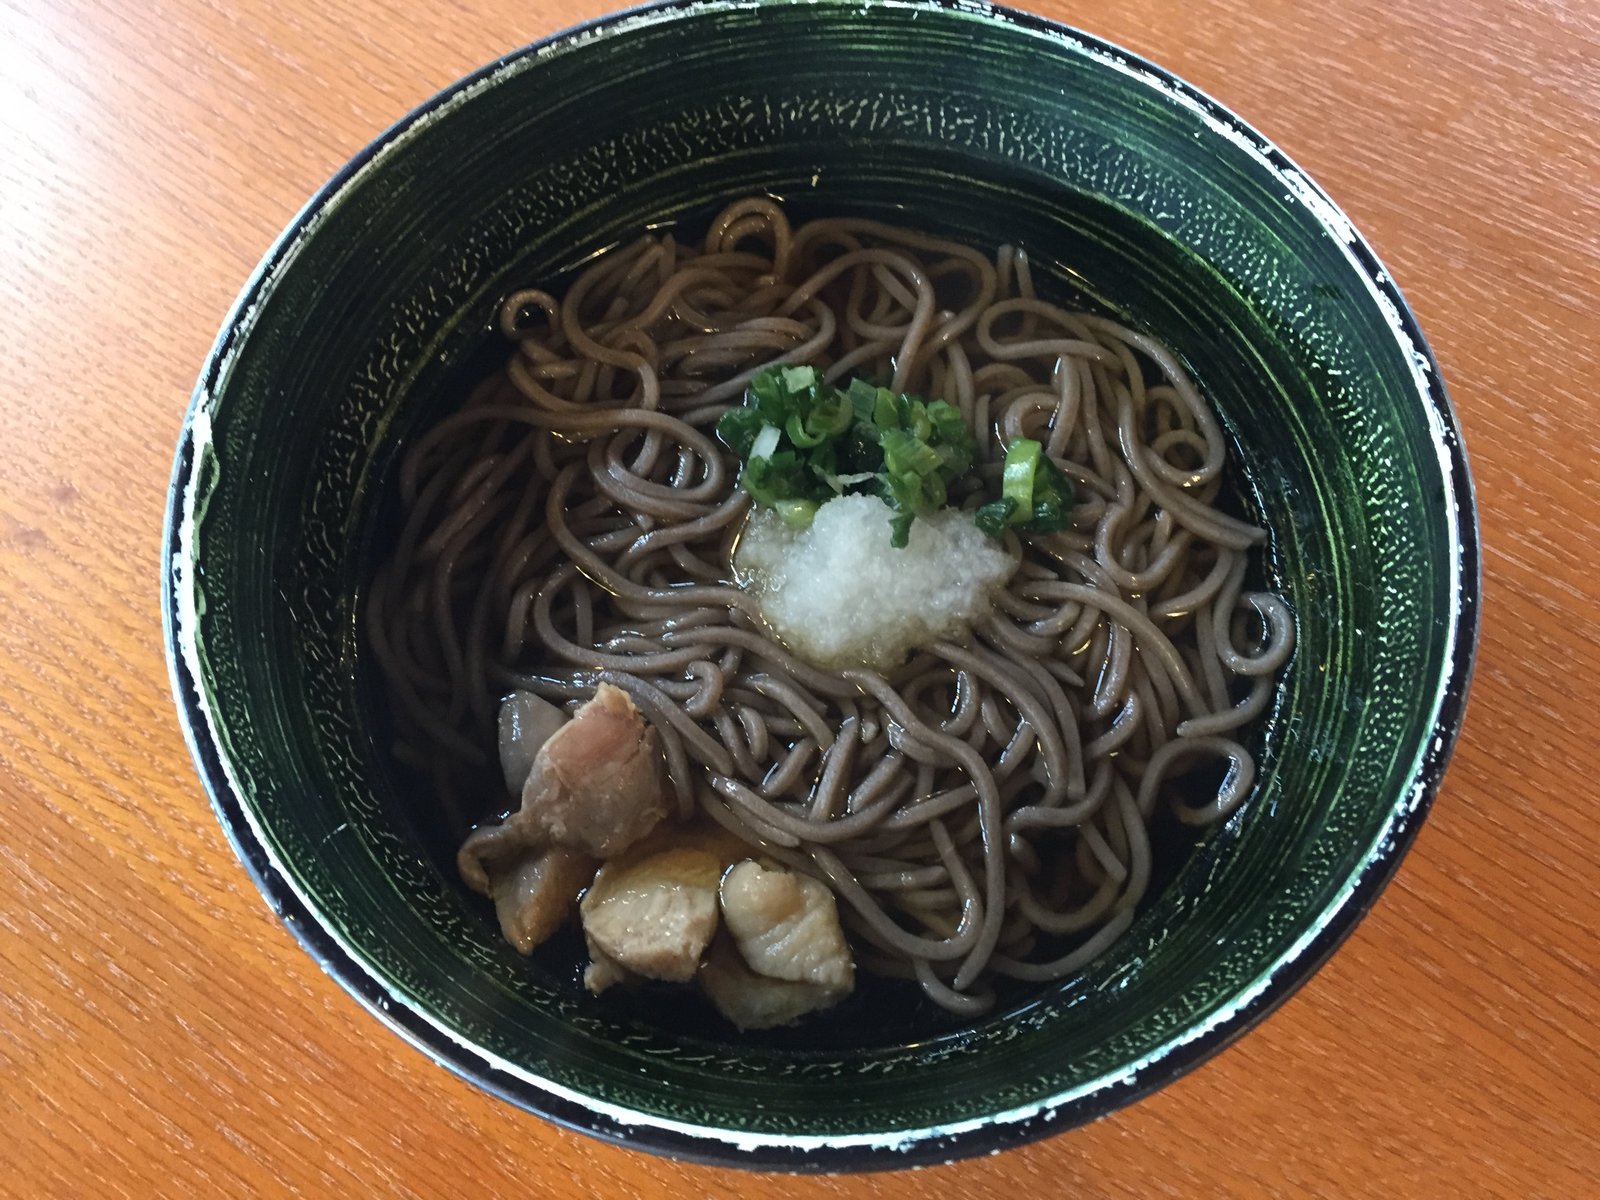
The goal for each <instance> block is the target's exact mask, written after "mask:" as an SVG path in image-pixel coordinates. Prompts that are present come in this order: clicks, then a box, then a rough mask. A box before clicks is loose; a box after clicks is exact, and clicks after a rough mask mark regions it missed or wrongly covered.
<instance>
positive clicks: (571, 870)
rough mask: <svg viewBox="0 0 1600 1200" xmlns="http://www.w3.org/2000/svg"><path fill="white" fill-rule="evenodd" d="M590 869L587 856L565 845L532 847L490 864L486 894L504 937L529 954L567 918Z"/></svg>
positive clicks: (590, 859)
mask: <svg viewBox="0 0 1600 1200" xmlns="http://www.w3.org/2000/svg"><path fill="white" fill-rule="evenodd" d="M594 868H595V861H594V859H592V858H590V857H589V856H588V855H587V854H582V853H580V852H578V851H576V850H568V849H566V848H565V847H563V846H551V847H549V848H548V849H545V850H538V851H530V852H528V853H525V854H523V855H522V856H520V857H519V858H515V859H510V860H507V861H506V862H505V863H504V864H503V866H499V867H496V868H491V873H490V876H489V896H490V898H491V899H492V900H493V901H494V912H495V916H497V917H499V918H500V932H501V933H503V934H504V935H505V939H506V941H508V942H510V943H511V944H512V945H513V946H515V947H516V948H517V949H518V950H520V951H521V952H522V953H523V954H528V953H531V952H532V950H533V948H534V947H535V946H537V945H538V944H539V943H540V942H543V941H544V940H545V939H546V938H548V937H549V936H550V935H551V934H552V933H554V932H555V931H556V930H557V929H558V928H560V926H561V922H563V921H565V920H566V919H567V914H568V913H570V912H571V911H572V909H573V906H574V905H575V904H577V902H578V893H579V892H581V891H583V889H584V887H585V886H586V885H587V884H588V882H589V880H591V879H593V878H594Z"/></svg>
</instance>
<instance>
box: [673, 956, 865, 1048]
mask: <svg viewBox="0 0 1600 1200" xmlns="http://www.w3.org/2000/svg"><path fill="white" fill-rule="evenodd" d="M700 986H701V987H702V988H704V989H705V993H706V995H707V996H709V997H711V1003H713V1004H715V1005H716V1006H717V1011H718V1012H720V1013H721V1014H722V1015H723V1016H725V1017H727V1018H728V1020H730V1021H732V1022H733V1023H734V1024H735V1025H737V1026H738V1027H739V1028H740V1029H773V1028H775V1027H777V1026H779V1025H788V1024H791V1023H792V1022H794V1021H798V1020H799V1019H800V1018H801V1017H803V1016H805V1015H806V1014H807V1013H811V1012H815V1011H817V1009H819V1008H827V1007H828V1006H829V1005H831V1004H837V1003H838V1002H839V1001H840V1000H841V999H842V998H843V996H844V993H843V992H834V991H829V990H828V989H827V988H825V987H820V986H818V985H817V984H814V983H792V982H790V981H789V980H787V979H772V978H770V977H768V976H766V975H757V974H756V973H755V972H754V971H752V970H751V969H750V968H749V966H748V965H746V963H745V961H744V959H743V958H741V957H740V956H739V951H738V950H737V949H736V948H735V947H734V944H733V940H732V939H731V938H730V937H728V936H727V935H726V934H724V935H723V936H721V937H718V938H717V940H716V941H714V942H713V943H712V944H711V949H710V950H709V951H707V952H706V960H705V962H704V963H702V964H701V966H700Z"/></svg>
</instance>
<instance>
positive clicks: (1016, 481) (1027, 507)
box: [1000, 438, 1044, 525]
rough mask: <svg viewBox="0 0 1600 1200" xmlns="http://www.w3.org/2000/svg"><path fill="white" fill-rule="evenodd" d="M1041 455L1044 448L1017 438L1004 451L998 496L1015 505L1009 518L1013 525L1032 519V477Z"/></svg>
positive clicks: (1029, 440)
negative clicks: (1004, 458)
mask: <svg viewBox="0 0 1600 1200" xmlns="http://www.w3.org/2000/svg"><path fill="white" fill-rule="evenodd" d="M1043 453H1044V447H1043V446H1041V445H1039V443H1038V442H1036V441H1034V440H1033V439H1032V438H1018V439H1017V440H1016V441H1014V442H1012V443H1011V448H1010V449H1008V450H1007V451H1006V462H1005V471H1004V474H1002V475H1001V477H1000V495H1001V496H1003V497H1004V498H1005V499H1007V500H1010V501H1011V502H1012V503H1013V504H1014V505H1016V507H1015V508H1014V509H1012V513H1011V517H1010V521H1011V523H1012V524H1014V525H1023V524H1026V523H1027V522H1028V521H1030V520H1032V519H1033V477H1034V476H1035V475H1037V474H1038V473H1039V459H1040V458H1041V457H1042V456H1043Z"/></svg>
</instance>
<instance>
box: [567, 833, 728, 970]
mask: <svg viewBox="0 0 1600 1200" xmlns="http://www.w3.org/2000/svg"><path fill="white" fill-rule="evenodd" d="M671 841H672V842H677V843H679V844H669V845H668V846H667V847H666V848H665V849H657V848H655V846H654V845H650V846H647V847H645V848H644V850H645V852H644V853H640V852H639V851H637V850H636V851H635V852H632V853H629V854H627V855H625V856H623V857H622V858H619V859H614V860H613V861H611V862H608V863H606V864H605V865H604V866H603V867H601V868H600V872H599V874H597V875H596V876H595V877H594V886H592V887H591V888H590V889H589V890H588V892H587V893H585V895H584V897H583V904H582V905H581V906H580V907H581V910H582V913H583V932H584V935H585V936H586V937H587V938H588V939H589V942H590V945H591V946H594V947H597V948H598V949H599V950H600V952H601V954H602V955H604V956H605V958H607V959H609V960H611V962H612V963H614V964H615V965H617V966H619V967H622V968H624V969H626V970H628V971H632V972H634V973H635V974H637V975H643V976H644V977H646V978H647V979H670V980H674V981H677V982H680V983H681V982H683V981H684V980H688V979H693V978H694V974H695V970H696V969H697V968H698V967H699V965H700V956H701V955H702V954H703V953H705V948H706V944H707V943H708V942H710V941H711V936H712V934H714V933H716V931H717V880H718V879H719V878H720V877H721V875H722V872H723V870H724V868H725V866H726V862H727V860H726V859H725V858H724V857H723V855H722V854H719V853H717V852H716V851H714V850H709V849H705V848H702V847H699V846H695V845H686V844H681V839H679V838H674V839H671ZM597 961H598V960H597ZM600 975H601V977H602V978H603V977H604V972H603V971H602V972H600ZM592 990H593V989H592Z"/></svg>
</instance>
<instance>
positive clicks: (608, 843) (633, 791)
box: [512, 683, 667, 858]
mask: <svg viewBox="0 0 1600 1200" xmlns="http://www.w3.org/2000/svg"><path fill="white" fill-rule="evenodd" d="M662 782H663V779H662V764H661V746H660V739H659V738H658V737H657V736H656V731H655V730H654V729H652V728H650V726H649V725H648V724H647V723H646V722H645V719H644V717H643V716H642V715H641V714H640V712H639V710H638V709H637V708H635V707H634V705H633V701H632V700H631V699H629V698H628V693H627V692H624V691H623V690H622V689H621V688H617V687H612V686H611V685H610V684H609V683H602V684H601V685H600V687H599V689H598V690H597V691H596V692H595V694H594V699H593V700H591V701H589V703H587V704H585V705H584V706H583V707H582V708H580V709H579V710H578V711H577V712H576V713H574V714H573V717H572V720H571V721H569V722H567V723H566V724H565V725H563V726H562V727H561V728H560V729H558V730H556V732H555V733H554V734H553V735H552V736H551V738H550V740H549V741H547V742H546V743H545V744H544V747H543V748H542V749H541V750H540V751H539V755H538V757H537V758H536V759H535V760H534V764H533V770H532V771H531V772H530V773H529V775H528V782H527V783H526V784H525V785H523V788H522V807H521V809H519V810H518V812H517V813H516V815H515V816H513V817H512V820H513V821H517V820H521V821H524V822H526V823H527V824H528V825H529V826H530V828H531V829H533V830H535V831H536V832H537V833H538V834H542V835H543V838H544V840H548V841H552V842H557V843H559V844H560V845H563V846H570V847H572V848H573V849H574V850H583V851H585V852H587V853H589V854H593V855H594V856H596V857H597V858H610V857H612V856H613V855H615V854H618V853H620V852H621V851H623V850H625V849H627V847H629V846H631V845H632V844H633V843H634V842H636V841H638V840H639V839H640V838H642V837H643V836H644V835H645V834H647V833H649V832H650V831H651V830H652V829H653V828H655V825H656V822H658V821H660V820H661V818H662V817H663V816H665V815H666V812H667V802H666V797H665V795H664V792H663V788H662Z"/></svg>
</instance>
